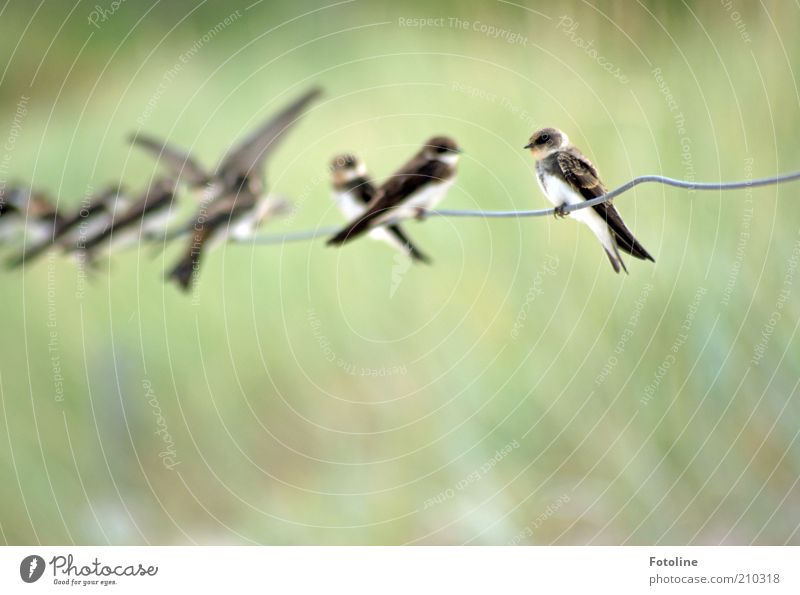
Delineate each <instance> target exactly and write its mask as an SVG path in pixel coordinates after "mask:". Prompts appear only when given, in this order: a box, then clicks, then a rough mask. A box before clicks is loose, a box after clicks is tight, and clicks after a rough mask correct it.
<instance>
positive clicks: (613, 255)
mask: <svg viewBox="0 0 800 595" xmlns="http://www.w3.org/2000/svg"><path fill="white" fill-rule="evenodd" d="M603 249H604V250H605V251H606V255H607V256H608V260H610V261H611V266H612V267H614V272H615V273H619V272H620V271H625V274H626V275H627V274H628V267H626V266H625V261H624V260H622V257H621V256H620V255H619V250H617V247H616V245H615V246H613V248H611V249H609V248H606V246H603Z"/></svg>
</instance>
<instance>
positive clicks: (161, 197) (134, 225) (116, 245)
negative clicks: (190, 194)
mask: <svg viewBox="0 0 800 595" xmlns="http://www.w3.org/2000/svg"><path fill="white" fill-rule="evenodd" d="M176 185H177V182H176V181H175V180H174V179H172V178H169V177H164V178H158V179H156V180H155V181H151V182H150V184H149V185H148V186H147V188H146V189H145V190H144V191H143V192H142V194H141V195H139V197H138V198H137V199H135V200H133V201H132V202H131V204H130V206H128V207H127V208H125V209H123V210H122V212H121V213H119V214H115V216H114V217H113V218H112V220H111V222H110V223H109V225H106V227H105V229H103V230H102V231H100V232H98V233H96V234H94V235H93V236H90V237H86V238H85V239H83V238H81V240H82V241H78V242H77V243H76V244H74V245H71V246H67V247H65V250H66V251H67V252H74V251H83V252H84V253H85V254H86V255H87V257H88V259H89V260H90V261H91V260H93V258H94V256H95V255H96V254H97V251H98V250H102V249H106V250H108V251H109V252H110V251H113V250H116V249H120V248H124V247H128V246H131V245H134V244H136V243H137V242H138V241H139V240H141V239H153V238H157V237H158V236H159V234H161V235H163V234H164V232H165V231H166V229H167V227H168V225H169V222H170V221H171V220H172V219H173V218H174V216H175V210H174V209H173V208H172V202H173V199H174V198H175V193H176Z"/></svg>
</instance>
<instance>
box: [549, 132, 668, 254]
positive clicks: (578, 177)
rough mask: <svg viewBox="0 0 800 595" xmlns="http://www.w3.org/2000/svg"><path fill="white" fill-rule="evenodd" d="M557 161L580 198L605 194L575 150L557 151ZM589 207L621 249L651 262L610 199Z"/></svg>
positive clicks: (595, 170)
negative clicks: (607, 228) (600, 219)
mask: <svg viewBox="0 0 800 595" xmlns="http://www.w3.org/2000/svg"><path fill="white" fill-rule="evenodd" d="M557 160H558V165H559V167H560V168H561V173H562V174H564V178H565V179H566V180H567V182H569V184H570V186H572V188H573V189H574V190H575V191H576V192H577V193H578V194H580V195H581V196H583V198H585V199H586V200H589V199H592V198H597V197H598V196H603V195H604V194H606V192H607V191H606V188H605V186H603V183H602V182H601V181H600V176H599V175H598V174H597V169H596V168H595V167H594V165H592V162H591V161H589V160H588V159H587V158H586V157H584V156H583V155H582V154H581V153H580V152H579V151H578V150H577V149H574V148H573V149H572V150H570V151H561V152H559V153H558V156H557ZM592 208H593V209H594V211H595V212H596V213H597V214H598V215H600V217H602V218H603V220H604V221H605V222H606V223H607V224H608V227H609V229H610V230H611V232H612V233H613V234H614V238H615V239H616V241H617V246H618V247H619V249H620V250H623V251H624V252H627V253H628V254H630V255H631V256H635V257H636V258H641V259H643V260H651V261H653V257H652V256H650V254H649V253H648V252H647V250H645V248H644V246H642V245H641V244H640V243H639V242H638V240H637V239H636V238H635V237H634V235H633V232H631V230H630V229H628V227H627V226H626V225H625V222H624V221H623V220H622V217H621V216H620V214H619V212H618V211H617V209H616V208H615V207H614V205H613V204H611V202H610V201H607V202H603V203H600V204H598V205H594V206H593V207H592ZM654 262H655V261H654Z"/></svg>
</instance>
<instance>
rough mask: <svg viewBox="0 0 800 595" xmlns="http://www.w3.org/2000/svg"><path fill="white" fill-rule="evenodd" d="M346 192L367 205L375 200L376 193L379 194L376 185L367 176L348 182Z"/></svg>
mask: <svg viewBox="0 0 800 595" xmlns="http://www.w3.org/2000/svg"><path fill="white" fill-rule="evenodd" d="M346 190H347V191H348V192H350V193H352V194H353V196H355V197H356V199H358V201H359V202H361V203H363V204H365V205H366V204H369V202H370V201H371V200H372V199H373V198H375V193H376V192H377V189H376V188H375V184H373V183H372V180H370V179H369V178H368V177H366V176H359V177H358V178H354V179H353V180H351V181H350V182H348V183H347V187H346Z"/></svg>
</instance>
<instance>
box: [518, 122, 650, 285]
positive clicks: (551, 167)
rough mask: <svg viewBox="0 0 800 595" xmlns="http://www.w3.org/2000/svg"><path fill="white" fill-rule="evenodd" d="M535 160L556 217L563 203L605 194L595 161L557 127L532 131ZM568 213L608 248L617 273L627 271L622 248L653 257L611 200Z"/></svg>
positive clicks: (629, 251)
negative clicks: (593, 163) (628, 226)
mask: <svg viewBox="0 0 800 595" xmlns="http://www.w3.org/2000/svg"><path fill="white" fill-rule="evenodd" d="M524 148H525V149H530V151H531V154H532V155H533V158H534V159H535V160H536V173H537V177H538V180H539V186H540V187H541V189H542V192H544V194H545V196H546V197H547V198H548V200H550V202H551V203H553V204H554V205H555V206H556V209H555V211H556V216H559V217H564V216H565V215H566V214H567V213H565V212H564V210H563V209H564V206H565V205H569V204H580V203H581V202H583V201H585V200H589V199H592V198H596V197H598V196H603V195H604V194H606V189H605V186H603V183H602V182H601V181H600V177H599V175H598V173H597V170H596V169H595V167H594V165H592V162H591V161H589V160H588V159H587V158H586V157H584V156H583V154H582V153H581V152H580V151H579V150H578V149H576V148H575V147H573V146H572V145H570V144H569V138H567V135H566V134H564V133H563V132H561V131H560V130H557V129H556V128H542V129H541V130H537V131H536V132H534V133H533V135H532V136H531V138H530V139H529V142H528V144H527V145H525V147H524ZM569 216H570V217H572V218H573V219H577V220H578V221H580V222H582V223H585V224H586V225H588V226H589V229H591V230H592V232H594V235H595V236H597V239H598V240H599V241H600V244H602V246H603V249H605V251H606V254H607V255H608V259H609V260H610V261H611V266H612V267H614V271H616V272H617V273H619V272H620V270H624V271H625V272H626V273H627V272H628V269H627V267H626V266H625V262H624V261H623V260H622V257H621V256H620V254H619V250H622V251H623V252H627V253H628V254H630V255H632V256H635V257H636V258H639V259H642V260H650V261H653V262H655V261H654V260H653V257H652V256H650V254H649V253H648V252H647V250H645V249H644V247H643V246H642V245H641V244H640V243H639V242H638V241H637V240H636V238H635V237H633V234H632V233H631V231H630V230H629V229H628V228H627V227H626V226H625V223H624V222H623V221H622V217H620V215H619V213H618V212H617V209H615V208H614V205H612V204H611V202H604V203H600V204H598V205H594V206H593V207H591V208H586V209H579V210H577V211H572V212H571V213H569Z"/></svg>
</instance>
